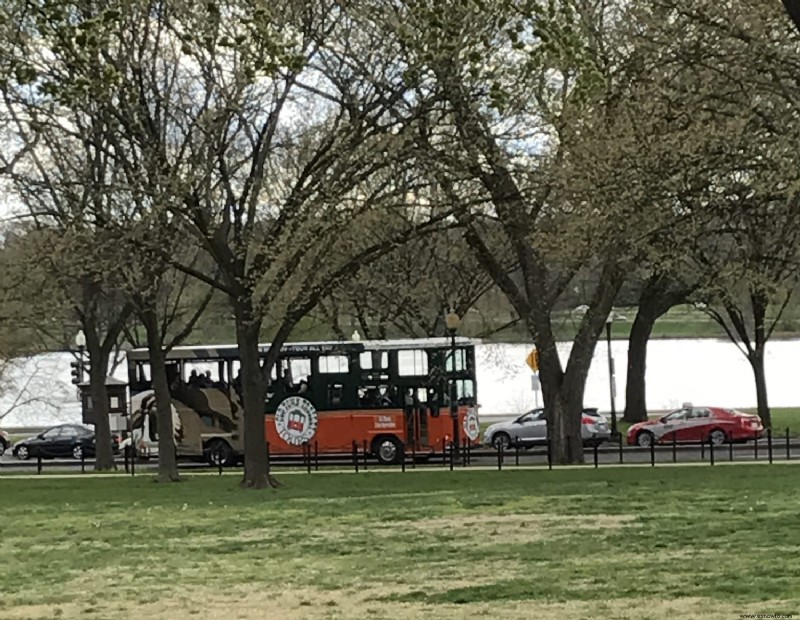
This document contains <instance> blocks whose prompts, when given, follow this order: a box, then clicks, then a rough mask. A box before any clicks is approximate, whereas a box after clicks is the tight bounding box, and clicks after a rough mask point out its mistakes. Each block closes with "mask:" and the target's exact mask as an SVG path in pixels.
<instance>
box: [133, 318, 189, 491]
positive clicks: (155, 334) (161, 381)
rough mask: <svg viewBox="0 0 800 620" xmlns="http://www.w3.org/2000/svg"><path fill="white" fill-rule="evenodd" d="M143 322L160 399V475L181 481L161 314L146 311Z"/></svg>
mask: <svg viewBox="0 0 800 620" xmlns="http://www.w3.org/2000/svg"><path fill="white" fill-rule="evenodd" d="M140 318H141V321H142V323H143V324H144V327H145V330H146V331H147V349H148V354H149V355H150V373H151V377H152V381H153V391H154V393H155V398H156V419H157V424H158V477H157V480H158V481H159V482H180V479H181V478H180V475H179V474H178V459H177V454H176V446H175V429H174V427H173V423H172V396H171V395H170V392H169V381H168V379H167V366H166V354H165V352H164V343H163V339H162V337H161V328H160V326H159V324H158V317H156V315H155V313H154V312H153V311H146V312H142V313H141V315H140Z"/></svg>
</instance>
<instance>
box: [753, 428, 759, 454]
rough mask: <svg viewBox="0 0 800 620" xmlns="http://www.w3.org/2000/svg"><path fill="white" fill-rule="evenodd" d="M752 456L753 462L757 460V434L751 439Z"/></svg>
mask: <svg viewBox="0 0 800 620" xmlns="http://www.w3.org/2000/svg"><path fill="white" fill-rule="evenodd" d="M753 439H754V441H753V456H754V457H755V460H756V461H757V460H758V433H755V437H753Z"/></svg>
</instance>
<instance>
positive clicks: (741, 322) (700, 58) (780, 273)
mask: <svg viewBox="0 0 800 620" xmlns="http://www.w3.org/2000/svg"><path fill="white" fill-rule="evenodd" d="M657 15H658V18H657V19H656V20H654V23H655V24H656V25H655V27H654V28H653V29H652V30H651V32H650V36H652V37H653V44H654V45H657V46H659V47H660V48H661V49H662V50H663V58H664V64H663V67H664V68H665V70H666V71H667V74H668V75H669V76H670V78H669V79H670V81H671V83H672V84H675V85H678V89H677V90H678V92H676V93H675V95H674V96H673V98H674V99H678V98H680V104H679V106H677V107H678V109H682V110H683V112H682V113H683V114H684V115H685V116H686V117H687V118H690V119H691V122H692V123H694V125H695V126H696V127H697V128H698V131H699V132H700V131H702V132H705V133H706V134H709V131H708V127H709V126H715V129H714V131H713V132H712V133H711V134H709V135H711V136H712V137H711V138H710V140H709V144H710V145H712V148H709V149H708V150H707V151H706V152H708V153H713V161H714V163H715V169H714V170H711V171H709V174H707V176H706V178H705V179H704V180H701V179H700V178H698V180H697V182H695V184H694V187H693V188H692V189H693V191H692V194H691V202H692V203H693V204H691V205H690V207H689V211H690V212H691V213H693V214H695V215H696V216H698V217H695V215H693V218H694V219H695V220H696V221H703V222H704V224H703V226H702V228H700V229H699V230H700V231H701V233H702V234H700V235H697V236H695V238H694V241H693V243H691V244H690V245H688V246H686V249H687V250H688V251H687V252H685V256H686V257H687V258H688V259H689V260H690V261H691V262H692V263H693V264H694V269H693V270H692V271H693V272H694V273H697V274H700V275H701V277H700V278H699V279H697V280H696V281H697V282H698V283H699V285H700V286H699V290H698V292H697V293H696V294H695V295H694V298H695V299H697V300H698V301H700V302H702V303H701V307H702V308H704V309H705V310H706V312H707V313H709V314H710V315H711V316H712V317H713V318H714V319H715V320H716V321H717V322H718V323H719V324H720V326H721V327H722V328H723V330H724V331H725V333H726V334H727V335H728V336H729V338H730V339H731V340H732V341H733V342H734V343H736V344H737V346H739V348H740V350H742V352H743V353H744V354H745V356H746V357H747V359H748V361H749V363H750V365H751V367H752V369H753V373H754V379H755V384H756V396H757V401H758V409H759V415H760V416H761V417H762V419H763V420H764V422H765V424H766V425H767V426H769V425H770V423H771V420H770V413H769V407H768V399H767V385H766V376H765V369H764V353H765V347H766V343H767V341H768V340H769V337H770V336H771V334H772V333H773V331H774V329H775V327H776V325H777V322H778V321H779V320H780V318H781V316H782V314H783V310H784V309H785V308H786V306H787V304H788V303H789V300H790V297H791V294H792V291H793V289H794V288H795V284H796V282H797V278H798V276H799V275H800V272H798V265H799V264H800V263H799V262H798V258H800V257H799V256H798V254H797V246H798V242H800V219H798V217H799V214H798V208H799V205H798V200H800V196H798V191H797V187H798V182H799V181H800V179H799V178H798V173H797V168H796V143H797V140H798V137H799V136H800V134H799V133H798V129H800V126H799V125H798V123H797V120H796V119H797V110H798V104H800V98H799V97H798V95H800V90H798V86H800V83H798V79H797V72H796V58H797V53H798V51H800V47H798V40H797V37H796V36H792V34H791V32H790V29H789V25H788V24H787V23H786V21H785V18H784V16H783V15H782V14H781V13H780V10H779V9H778V8H777V7H776V6H775V5H767V4H766V3H764V2H760V1H759V0H752V1H750V2H745V3H736V4H735V5H730V6H719V4H718V3H713V2H700V3H695V4H693V5H692V6H691V7H688V6H687V5H685V4H682V3H678V2H671V1H666V0H665V1H663V2H660V3H658V6H657ZM663 24H668V25H669V26H668V27H666V28H665V27H664V26H663ZM781 31H783V32H784V33H785V36H781V37H776V36H774V35H775V33H779V32H781ZM656 32H660V35H659V34H656ZM675 32H681V33H682V36H681V37H680V38H678V37H675V36H674V33H675ZM721 59H724V62H722V61H721ZM775 84H781V87H780V88H776V87H775ZM706 148H708V147H706ZM700 216H701V217H700Z"/></svg>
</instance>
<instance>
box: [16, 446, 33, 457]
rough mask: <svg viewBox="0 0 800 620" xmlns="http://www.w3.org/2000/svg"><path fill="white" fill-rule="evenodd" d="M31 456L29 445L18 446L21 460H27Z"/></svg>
mask: <svg viewBox="0 0 800 620" xmlns="http://www.w3.org/2000/svg"><path fill="white" fill-rule="evenodd" d="M30 456H31V453H30V451H29V450H28V446H20V447H19V448H17V458H18V459H19V460H20V461H27V460H28V459H29V458H30Z"/></svg>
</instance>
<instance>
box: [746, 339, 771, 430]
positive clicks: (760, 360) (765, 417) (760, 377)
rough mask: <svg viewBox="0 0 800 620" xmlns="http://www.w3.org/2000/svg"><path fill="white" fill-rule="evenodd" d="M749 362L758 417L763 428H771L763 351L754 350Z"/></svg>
mask: <svg viewBox="0 0 800 620" xmlns="http://www.w3.org/2000/svg"><path fill="white" fill-rule="evenodd" d="M749 360H750V366H752V368H753V375H754V377H755V380H756V403H757V404H758V415H759V417H760V418H761V421H762V422H763V424H764V427H765V428H772V414H771V413H770V410H769V402H768V400H767V374H766V372H765V371H764V350H763V349H762V350H760V351H758V350H756V351H755V352H754V353H753V355H752V356H750V357H749Z"/></svg>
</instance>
